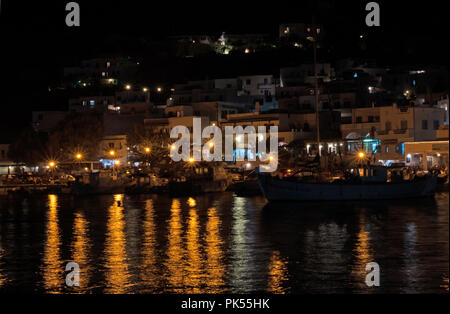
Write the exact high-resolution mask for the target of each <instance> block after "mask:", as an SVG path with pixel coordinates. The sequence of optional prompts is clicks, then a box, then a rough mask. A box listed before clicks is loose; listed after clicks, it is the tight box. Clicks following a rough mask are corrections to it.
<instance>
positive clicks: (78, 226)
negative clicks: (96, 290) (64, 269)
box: [71, 211, 91, 289]
mask: <svg viewBox="0 0 450 314" xmlns="http://www.w3.org/2000/svg"><path fill="white" fill-rule="evenodd" d="M88 232H89V223H88V221H87V220H86V218H85V217H84V214H83V212H81V211H79V212H76V213H75V219H74V222H73V239H74V240H73V243H72V246H71V250H72V260H73V261H74V262H75V263H78V265H79V266H80V270H79V271H80V288H82V289H83V288H86V287H88V286H89V279H90V269H91V266H89V262H90V259H89V250H90V248H91V243H90V238H89V234H88Z"/></svg>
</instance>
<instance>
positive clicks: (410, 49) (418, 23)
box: [0, 0, 448, 131]
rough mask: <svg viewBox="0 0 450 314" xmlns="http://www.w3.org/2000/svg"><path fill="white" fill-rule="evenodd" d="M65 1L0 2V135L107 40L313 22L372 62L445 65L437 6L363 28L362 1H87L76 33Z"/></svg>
mask: <svg viewBox="0 0 450 314" xmlns="http://www.w3.org/2000/svg"><path fill="white" fill-rule="evenodd" d="M67 2H69V1H63V0H59V1H56V0H53V1H52V0H45V1H19V0H1V13H0V36H1V37H0V38H1V50H2V54H1V58H0V76H1V80H2V82H3V83H2V84H1V85H0V86H1V87H0V92H1V97H0V105H1V108H2V111H1V112H2V114H1V115H0V124H1V126H0V131H2V130H3V131H4V129H5V128H7V129H12V126H14V125H16V126H19V125H24V124H27V123H28V117H29V116H26V117H25V116H24V115H27V113H28V112H29V111H30V108H32V106H33V104H34V103H38V102H40V101H42V93H43V90H45V89H46V86H48V85H50V83H51V82H52V81H53V80H55V79H56V78H57V77H58V76H59V75H60V73H61V70H62V66H63V65H64V64H70V63H76V62H77V60H78V59H79V58H83V57H85V56H86V57H89V56H92V55H95V54H96V53H97V52H101V51H102V48H104V42H105V40H107V39H108V38H115V37H117V36H118V37H122V38H126V39H127V40H129V41H130V42H132V41H133V40H137V39H138V38H142V37H144V38H147V39H149V40H151V39H162V38H164V37H165V36H167V35H177V34H196V33H197V34H200V33H201V34H204V33H206V34H208V33H209V34H216V33H220V32H222V31H226V32H229V33H271V34H273V35H274V36H276V34H277V32H278V25H279V24H280V23H283V22H310V21H311V19H312V15H315V16H316V19H317V21H318V22H319V23H322V24H324V25H325V27H326V30H327V32H328V35H329V37H330V38H331V41H332V43H333V45H335V46H337V47H338V48H339V47H340V48H343V49H344V50H345V49H346V48H348V49H350V47H352V45H353V44H354V42H353V41H354V40H355V38H357V36H358V34H360V33H365V34H367V36H368V40H371V45H370V47H371V48H370V49H372V53H373V55H377V54H378V52H379V53H380V55H381V54H383V53H384V54H388V56H389V57H391V56H392V58H393V60H403V59H404V60H408V61H409V62H413V61H416V62H417V63H418V64H420V63H428V61H429V63H430V64H431V63H441V64H442V63H445V64H447V58H448V33H447V28H446V27H445V26H446V25H447V24H448V22H447V20H446V19H447V16H448V12H447V11H446V10H445V9H444V8H443V7H442V2H441V1H426V2H424V1H420V2H411V1H399V0H392V1H378V3H379V4H380V7H381V27H378V28H375V27H372V28H368V27H366V26H365V23H364V18H365V15H366V11H365V9H364V8H365V4H366V3H367V2H369V1H359V0H357V1H343V0H341V1H337V0H319V1H311V0H308V1H302V0H297V1H284V0H278V1H269V2H262V1H249V0H245V1H244V0H240V1H235V0H228V1H211V0H209V1H199V0H196V1H183V2H178V1H155V0H152V1H149V0H127V1H120V2H119V1H103V0H88V1H86V0H84V1H77V2H78V3H79V4H80V7H81V27H79V28H69V27H67V26H66V25H65V22H64V21H65V16H66V12H65V5H66V3H67ZM386 51H388V53H386ZM350 52H351V51H350ZM406 57H407V58H406ZM405 58H406V59H405ZM44 101H45V100H44ZM7 112H10V114H6V113H7Z"/></svg>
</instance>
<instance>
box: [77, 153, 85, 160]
mask: <svg viewBox="0 0 450 314" xmlns="http://www.w3.org/2000/svg"><path fill="white" fill-rule="evenodd" d="M75 158H76V159H78V160H79V159H81V158H83V155H81V154H76V155H75Z"/></svg>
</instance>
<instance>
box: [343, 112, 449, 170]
mask: <svg viewBox="0 0 450 314" xmlns="http://www.w3.org/2000/svg"><path fill="white" fill-rule="evenodd" d="M444 117H445V110H443V109H441V108H436V107H398V106H397V105H396V104H393V105H392V106H384V107H372V108H356V109H353V110H352V123H351V124H342V125H341V132H342V136H343V138H344V139H346V140H347V141H348V146H349V147H348V150H349V151H357V150H359V149H365V150H366V151H367V152H368V153H374V154H376V157H377V159H378V160H380V161H382V162H384V163H386V164H390V163H392V162H399V161H404V159H405V147H404V143H405V142H422V141H434V140H436V139H437V138H438V135H437V132H438V130H439V128H440V126H441V125H442V124H443V122H444Z"/></svg>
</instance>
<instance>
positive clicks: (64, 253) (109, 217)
mask: <svg viewBox="0 0 450 314" xmlns="http://www.w3.org/2000/svg"><path fill="white" fill-rule="evenodd" d="M448 240H449V194H448V193H445V192H444V193H438V194H437V195H436V196H435V198H434V199H420V200H408V201H376V202H357V203H355V202H351V203H350V202H347V203H342V202H327V203H292V204H289V203H287V204H279V205H274V204H267V202H266V201H265V199H264V198H262V197H252V198H242V197H236V196H234V195H233V194H232V193H220V194H208V195H204V196H199V197H192V198H169V197H168V196H160V195H158V196H157V195H140V196H127V195H121V194H120V195H103V196H95V197H73V196H61V195H45V196H39V197H34V198H32V199H26V200H23V199H11V198H2V199H0V292H37V293H252V292H273V293H448V291H449V260H448V257H449V252H448V250H449V243H448ZM70 261H75V262H77V263H78V264H79V266H80V286H79V287H67V286H66V285H65V277H66V275H67V273H68V272H66V271H65V265H66V264H67V263H68V262H70ZM369 262H376V263H378V264H379V265H380V270H381V279H380V286H379V287H372V288H369V287H367V286H366V284H365V277H366V271H365V266H366V264H367V263H369Z"/></svg>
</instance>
